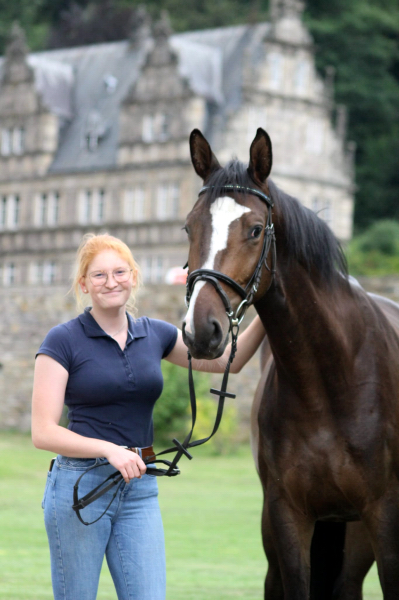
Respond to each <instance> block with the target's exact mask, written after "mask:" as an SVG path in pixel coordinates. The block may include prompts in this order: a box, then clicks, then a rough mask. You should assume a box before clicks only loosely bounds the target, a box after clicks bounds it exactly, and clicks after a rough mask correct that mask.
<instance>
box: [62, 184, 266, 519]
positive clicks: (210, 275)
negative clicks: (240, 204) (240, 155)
mask: <svg viewBox="0 0 399 600" xmlns="http://www.w3.org/2000/svg"><path fill="white" fill-rule="evenodd" d="M214 187H215V186H204V187H203V188H201V190H200V191H199V195H201V194H203V193H204V192H205V191H207V190H209V189H214ZM219 189H221V190H222V191H227V192H230V193H231V192H232V191H234V192H243V193H247V192H249V193H251V194H253V195H255V196H258V197H259V198H261V200H263V201H264V202H266V204H267V206H268V214H267V222H266V226H265V230H264V238H263V246H262V251H261V254H260V257H259V261H258V264H257V266H256V268H255V271H254V273H253V275H252V277H251V278H250V280H249V282H248V284H247V285H246V287H245V288H243V287H242V286H240V285H239V284H238V283H237V282H236V281H234V279H231V277H228V275H225V274H224V273H220V272H219V271H214V270H212V269H196V270H195V271H193V272H192V273H190V274H189V275H188V277H187V293H186V305H187V307H188V305H189V303H190V297H191V294H192V290H193V288H194V285H195V283H196V282H197V281H206V282H208V283H211V284H212V285H213V286H214V288H215V289H216V291H217V292H218V294H219V296H220V298H221V299H222V302H223V304H224V307H225V310H226V314H227V317H228V319H229V332H231V351H230V356H229V359H228V361H227V364H226V368H225V371H224V374H223V379H222V385H221V388H220V390H217V389H214V388H211V390H210V392H211V393H212V394H215V395H216V396H219V401H218V408H217V413H216V418H215V423H214V426H213V429H212V431H211V433H210V435H208V436H207V437H205V438H202V439H200V440H194V441H191V438H192V435H193V432H194V427H195V422H196V418H197V401H196V397H195V388H194V379H193V369H192V360H191V354H190V352H188V353H187V355H188V386H189V393H190V404H191V429H190V431H189V433H188V434H187V435H186V437H185V439H184V441H183V442H182V443H181V442H179V441H178V440H177V439H176V438H174V439H173V440H172V441H173V444H174V445H173V446H172V447H171V448H167V449H166V450H162V452H158V453H157V454H156V455H155V456H163V455H165V454H170V453H172V452H175V457H174V458H173V460H172V461H169V460H166V459H164V458H163V459H158V458H157V459H155V460H154V458H153V457H150V458H148V459H145V460H144V463H146V464H154V463H161V464H163V465H165V466H166V467H167V468H158V467H148V468H147V471H146V473H147V474H148V475H156V476H158V477H174V476H176V475H179V474H180V470H179V468H178V467H177V464H178V462H179V461H180V459H181V457H182V456H183V455H184V456H186V457H187V458H188V459H189V460H191V459H192V458H193V457H192V455H191V454H190V452H189V451H188V449H189V448H195V447H196V446H201V445H202V444H205V443H206V442H207V441H208V440H210V439H211V437H213V436H214V435H215V433H216V432H217V430H218V428H219V425H220V422H221V420H222V415H223V407H224V400H225V398H235V397H236V396H235V394H231V393H229V392H227V382H228V378H229V373H230V366H231V363H232V362H233V360H234V357H235V354H236V351H237V338H238V332H239V327H240V324H241V322H242V320H243V318H244V316H245V313H246V310H247V308H248V307H249V306H250V305H251V304H252V302H253V298H254V295H255V294H256V292H257V291H258V287H259V283H260V280H261V277H262V268H263V265H265V267H266V269H267V270H268V271H269V272H270V273H271V275H272V278H271V281H270V284H269V287H268V289H270V286H271V284H272V282H273V280H274V275H275V272H276V238H275V234H274V227H273V223H272V215H271V212H272V210H271V209H272V208H273V206H274V205H273V202H272V201H271V199H270V198H269V197H268V196H267V195H266V194H264V193H263V192H261V191H260V190H257V189H252V188H247V187H242V186H237V185H225V186H221V187H220V188H219ZM270 249H272V262H271V267H269V266H268V264H267V257H268V254H269V251H270ZM219 281H223V282H224V283H227V284H228V285H229V286H230V287H231V288H232V289H233V290H234V291H235V292H236V293H238V294H239V296H240V297H241V298H242V301H241V303H240V304H239V306H238V308H237V310H236V312H235V314H234V311H233V310H232V307H231V303H230V300H229V298H228V296H227V294H226V293H225V291H224V290H223V289H222V287H221V285H220V283H219ZM108 464H110V463H109V462H108V461H104V462H103V463H101V464H99V465H93V466H92V467H89V468H88V469H86V470H85V472H84V473H83V474H82V475H81V476H80V477H79V478H78V480H77V481H76V483H75V485H74V488H73V505H72V508H73V510H74V511H75V512H76V516H77V517H78V519H79V521H80V522H81V523H83V525H92V524H93V523H96V522H97V521H99V520H100V519H101V518H102V517H103V516H104V515H105V513H106V512H107V510H108V509H109V508H110V506H111V504H112V502H113V501H114V500H115V498H116V495H117V493H118V490H119V488H120V487H121V485H122V483H123V482H124V479H123V476H122V474H121V473H120V472H119V471H117V470H116V471H114V472H113V473H111V475H109V476H108V477H107V478H106V479H105V480H104V481H102V482H101V483H100V484H99V485H98V486H97V487H95V488H94V489H93V490H91V491H90V492H88V493H87V494H86V495H85V496H83V498H79V483H80V481H81V480H82V478H83V477H84V476H85V475H86V474H87V473H88V472H89V471H92V470H93V469H96V468H98V467H102V466H105V465H108ZM115 486H116V489H115V492H114V494H113V496H112V498H111V500H110V502H109V503H108V505H107V507H106V509H105V510H104V512H103V513H102V514H101V515H100V516H99V517H98V518H97V519H95V520H94V521H90V522H87V521H85V520H84V519H83V518H82V515H81V514H80V511H81V510H83V509H84V508H85V507H86V506H89V504H91V503H92V502H94V501H95V500H97V499H98V498H101V496H103V495H104V494H105V493H106V492H108V491H109V490H111V489H112V488H113V487H115Z"/></svg>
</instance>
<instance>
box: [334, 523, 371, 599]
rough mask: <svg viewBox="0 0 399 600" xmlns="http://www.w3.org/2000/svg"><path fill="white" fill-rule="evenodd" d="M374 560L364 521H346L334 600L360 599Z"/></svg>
mask: <svg viewBox="0 0 399 600" xmlns="http://www.w3.org/2000/svg"><path fill="white" fill-rule="evenodd" d="M373 562H374V552H373V547H372V545H371V542H370V539H369V535H368V532H367V529H366V528H365V526H364V523H362V522H361V521H357V522H354V523H347V525H346V537H345V551H344V563H343V566H342V571H341V574H340V576H339V578H338V580H337V583H336V586H335V590H334V594H333V599H334V600H362V598H363V594H362V587H363V581H364V578H365V577H366V575H367V573H368V571H369V569H370V567H371V565H372V564H373Z"/></svg>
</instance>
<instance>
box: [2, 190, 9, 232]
mask: <svg viewBox="0 0 399 600" xmlns="http://www.w3.org/2000/svg"><path fill="white" fill-rule="evenodd" d="M7 209H8V198H7V196H1V198H0V229H6V227H7V212H8V210H7Z"/></svg>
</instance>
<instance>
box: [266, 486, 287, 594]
mask: <svg viewBox="0 0 399 600" xmlns="http://www.w3.org/2000/svg"><path fill="white" fill-rule="evenodd" d="M262 540H263V548H264V550H265V554H266V558H267V563H268V568H267V574H266V579H265V600H284V590H283V582H282V580H281V573H280V565H279V564H278V556H277V552H276V548H275V545H274V543H273V538H272V534H271V529H270V518H269V506H268V502H267V500H266V498H265V500H264V502H263V512H262Z"/></svg>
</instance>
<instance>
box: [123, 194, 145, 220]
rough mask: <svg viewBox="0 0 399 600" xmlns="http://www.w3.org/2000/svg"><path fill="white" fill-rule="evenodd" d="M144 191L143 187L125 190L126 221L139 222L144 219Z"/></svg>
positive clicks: (124, 211)
mask: <svg viewBox="0 0 399 600" xmlns="http://www.w3.org/2000/svg"><path fill="white" fill-rule="evenodd" d="M144 203H145V189H144V186H143V185H138V186H136V187H134V188H129V189H127V190H125V194H124V207H123V208H124V210H123V213H124V218H125V220H126V221H128V222H130V223H132V222H139V221H144V219H145V204H144Z"/></svg>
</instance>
